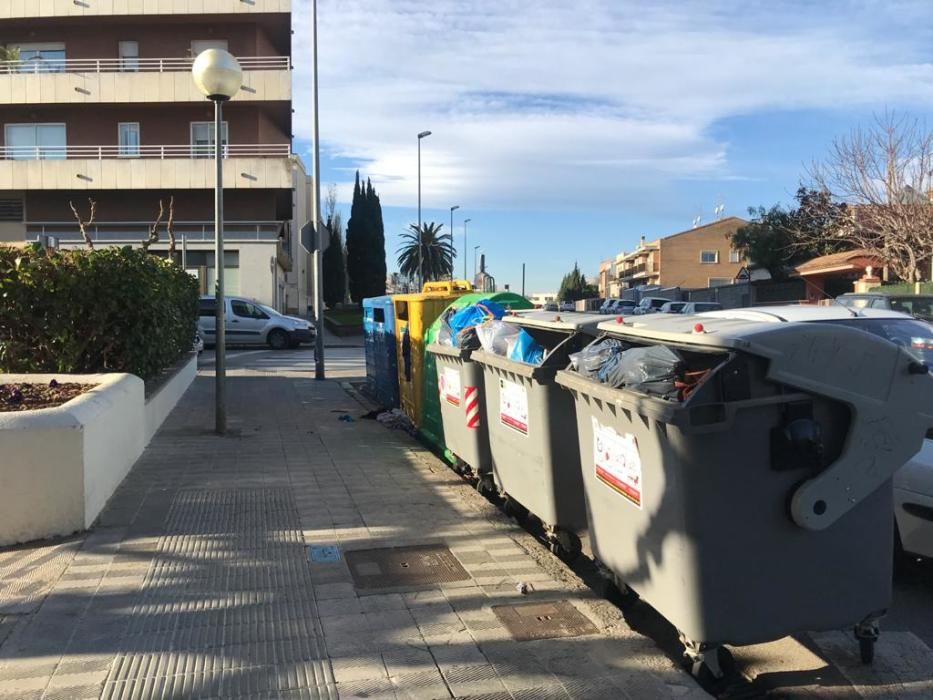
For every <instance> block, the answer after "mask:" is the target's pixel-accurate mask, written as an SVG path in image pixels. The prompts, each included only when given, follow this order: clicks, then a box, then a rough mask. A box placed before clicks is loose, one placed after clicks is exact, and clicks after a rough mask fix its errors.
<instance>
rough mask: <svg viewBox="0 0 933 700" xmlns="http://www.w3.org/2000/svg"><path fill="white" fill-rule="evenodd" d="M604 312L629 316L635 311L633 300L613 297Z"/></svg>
mask: <svg viewBox="0 0 933 700" xmlns="http://www.w3.org/2000/svg"><path fill="white" fill-rule="evenodd" d="M606 313H608V314H611V315H612V316H626V315H629V316H630V315H632V314H634V313H635V302H634V301H628V300H625V299H614V300H613V303H612V306H610V307H609V310H608V311H607V312H606Z"/></svg>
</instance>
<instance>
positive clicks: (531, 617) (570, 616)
mask: <svg viewBox="0 0 933 700" xmlns="http://www.w3.org/2000/svg"><path fill="white" fill-rule="evenodd" d="M492 610H493V612H494V613H495V614H496V617H498V618H499V621H500V622H501V623H502V624H503V625H505V628H506V629H507V630H508V631H509V634H511V635H512V639H514V640H516V641H519V642H529V641H531V640H533V639H554V638H556V637H579V636H581V635H584V634H596V633H597V632H598V631H599V630H597V629H596V625H594V624H593V623H592V622H590V621H589V619H587V618H586V616H584V615H583V613H581V612H580V611H579V610H577V609H576V608H575V607H573V606H572V605H571V604H570V603H568V602H567V601H566V600H555V601H552V602H548V603H520V604H518V605H494V606H493V608H492Z"/></svg>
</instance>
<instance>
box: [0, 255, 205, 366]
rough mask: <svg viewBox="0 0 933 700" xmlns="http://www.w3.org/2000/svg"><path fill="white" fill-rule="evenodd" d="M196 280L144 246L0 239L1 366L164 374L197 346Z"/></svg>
mask: <svg viewBox="0 0 933 700" xmlns="http://www.w3.org/2000/svg"><path fill="white" fill-rule="evenodd" d="M197 315H198V284H197V281H196V280H195V279H194V278H192V277H191V275H189V274H188V273H186V272H185V271H184V270H183V269H181V267H179V266H178V265H176V264H174V263H172V262H170V261H168V260H166V259H164V258H160V257H157V256H155V255H150V254H148V253H145V252H143V251H142V250H139V249H136V250H133V249H132V248H105V249H101V250H96V251H86V250H75V251H62V252H59V253H52V254H47V253H46V252H45V251H44V250H42V249H41V248H39V247H38V246H35V247H33V248H27V249H22V248H19V249H17V248H4V247H2V246H0V372H53V373H63V374H83V373H97V372H129V373H132V374H135V375H137V376H139V377H142V378H143V379H148V378H150V377H153V376H155V375H157V374H159V373H160V372H161V371H162V370H163V369H165V368H167V367H170V366H171V365H173V364H174V363H175V362H177V361H178V359H179V358H180V357H181V356H182V355H183V354H184V353H186V352H190V351H191V346H192V342H193V340H194V334H195V329H196V325H197Z"/></svg>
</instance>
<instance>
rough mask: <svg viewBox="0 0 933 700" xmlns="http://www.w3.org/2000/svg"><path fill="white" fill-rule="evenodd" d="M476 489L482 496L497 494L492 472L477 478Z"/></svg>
mask: <svg viewBox="0 0 933 700" xmlns="http://www.w3.org/2000/svg"><path fill="white" fill-rule="evenodd" d="M476 490H477V491H478V492H479V494H480V495H481V496H485V497H486V498H489V497H490V496H493V495H495V493H496V485H495V483H494V482H493V480H492V475H491V474H484V475H483V476H481V477H479V478H478V479H477V480H476Z"/></svg>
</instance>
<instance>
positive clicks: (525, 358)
mask: <svg viewBox="0 0 933 700" xmlns="http://www.w3.org/2000/svg"><path fill="white" fill-rule="evenodd" d="M508 358H509V359H510V360H517V361H518V362H524V363H525V364H529V365H540V364H541V363H542V362H543V361H544V348H543V347H541V346H540V345H539V344H538V341H536V340H535V339H534V338H532V337H531V336H530V335H529V334H528V333H527V332H526V331H525V329H524V328H523V329H521V330H520V331H519V332H518V335H517V336H516V337H515V339H514V340H512V341H510V342H509V351H508Z"/></svg>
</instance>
